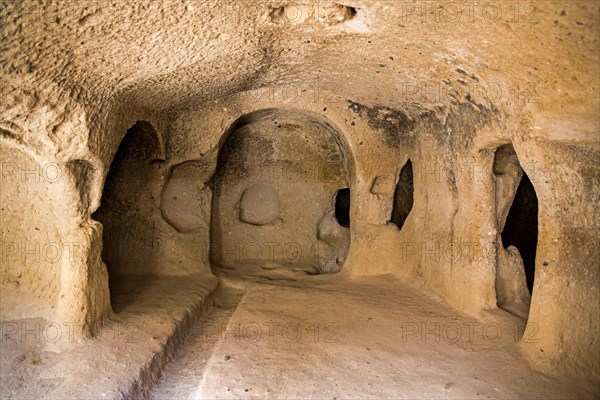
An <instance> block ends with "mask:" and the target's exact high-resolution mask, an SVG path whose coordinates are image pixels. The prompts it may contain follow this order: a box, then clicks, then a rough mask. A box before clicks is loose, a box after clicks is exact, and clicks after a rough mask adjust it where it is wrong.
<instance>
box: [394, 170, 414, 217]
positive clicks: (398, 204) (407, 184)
mask: <svg viewBox="0 0 600 400" xmlns="http://www.w3.org/2000/svg"><path fill="white" fill-rule="evenodd" d="M413 191H414V186H413V170H412V161H410V159H409V160H408V161H407V162H406V164H404V167H402V170H401V171H400V179H399V180H398V184H397V185H396V190H395V191H394V207H393V208H392V219H391V222H392V223H393V224H395V225H396V226H397V227H398V229H402V226H403V225H404V222H405V221H406V218H407V217H408V214H410V211H411V210H412V207H413V202H414V198H413Z"/></svg>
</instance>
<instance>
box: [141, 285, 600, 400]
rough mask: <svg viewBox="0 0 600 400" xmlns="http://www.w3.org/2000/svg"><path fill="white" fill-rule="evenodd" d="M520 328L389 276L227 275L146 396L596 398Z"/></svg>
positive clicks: (507, 317)
mask: <svg viewBox="0 0 600 400" xmlns="http://www.w3.org/2000/svg"><path fill="white" fill-rule="evenodd" d="M522 329H523V327H522V325H520V321H519V320H518V319H516V318H514V317H512V316H511V315H510V314H508V313H506V312H504V311H501V310H498V311H494V312H489V313H488V314H487V315H486V316H485V317H484V320H480V321H477V320H474V319H472V318H468V317H465V316H460V315H457V314H456V313H455V312H453V311H451V310H449V309H448V308H447V307H445V306H443V305H441V304H439V303H438V302H436V301H435V300H433V299H431V298H428V297H426V296H424V295H423V294H421V293H419V292H417V291H415V290H414V289H410V288H406V287H403V286H401V285H399V284H398V282H396V281H395V280H394V279H393V278H391V277H380V278H371V279H367V280H366V281H364V282H361V283H356V282H352V283H350V282H340V281H338V280H336V279H335V277H333V276H319V277H311V279H310V280H302V281H296V282H289V281H288V282H285V281H279V282H267V281H263V282H260V281H240V280H237V279H235V278H234V279H233V280H231V279H227V278H225V282H224V288H223V289H222V290H221V291H220V293H219V295H218V296H217V298H216V301H215V307H214V308H213V309H212V310H211V311H209V313H208V314H207V315H205V316H204V317H203V319H202V320H201V321H200V323H198V324H197V325H196V326H195V327H194V328H193V331H192V333H191V335H190V336H189V338H188V339H187V341H186V343H185V344H184V346H183V347H182V348H181V349H180V350H179V351H178V353H177V356H176V358H175V360H174V361H172V362H171V363H170V364H168V365H167V368H166V370H165V371H164V372H163V375H162V377H161V380H160V381H159V382H158V384H157V385H156V386H155V387H154V388H153V390H152V391H151V393H150V398H151V399H172V398H178V399H189V398H223V399H225V398H303V399H306V398H319V399H325V398H328V399H341V398H347V399H349V398H372V399H381V398H409V399H423V398H434V399H446V398H448V399H490V398H491V399H517V398H520V399H533V398H545V399H559V398H591V397H593V396H592V395H591V394H589V393H587V392H586V391H584V390H581V389H576V388H575V387H573V385H571V384H570V383H569V382H566V381H558V380H556V379H555V378H552V377H549V376H547V375H544V374H542V373H540V372H537V371H534V370H532V369H531V368H530V367H529V365H528V364H527V362H526V361H525V360H524V359H523V357H522V356H521V355H520V353H519V348H518V345H517V344H516V339H515V335H517V337H519V335H521V334H522ZM515 330H516V333H515ZM424 332H425V333H424ZM530 340H535V338H530Z"/></svg>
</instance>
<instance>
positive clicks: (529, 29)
mask: <svg viewBox="0 0 600 400" xmlns="http://www.w3.org/2000/svg"><path fill="white" fill-rule="evenodd" d="M321 3H323V2H321ZM343 3H344V4H346V5H349V6H353V7H355V8H356V9H357V14H356V15H355V17H354V18H353V19H352V20H349V21H345V22H342V23H336V24H330V23H327V22H326V21H321V20H318V19H317V18H314V16H308V17H307V18H304V20H301V19H302V18H295V16H296V15H300V14H298V13H297V10H296V9H291V10H292V11H288V14H289V15H291V16H292V17H291V18H287V19H286V18H280V19H279V20H278V21H274V18H273V11H272V10H274V9H277V7H279V6H281V5H284V6H286V5H287V6H288V10H289V9H290V8H289V7H290V4H294V2H288V3H286V4H283V3H282V4H279V3H276V2H273V1H254V0H252V1H241V2H224V1H216V0H210V1H201V2H198V1H156V2H141V1H136V2H120V1H118V2H109V1H106V2H105V1H98V2H79V1H68V2H67V1H63V2H59V3H54V2H53V3H50V4H44V5H43V6H41V5H39V4H37V2H29V1H26V2H23V3H20V2H15V3H12V2H10V3H5V4H4V5H3V11H2V25H3V27H4V29H3V30H2V36H3V37H2V43H3V49H2V58H3V59H2V73H3V74H4V75H5V74H22V73H29V74H31V82H32V84H33V85H35V84H39V83H40V82H44V81H46V80H51V81H54V82H56V83H58V84H59V85H60V86H62V87H64V88H65V89H67V90H68V91H70V92H72V93H85V96H86V97H84V99H85V100H86V102H87V103H88V104H90V103H94V100H95V99H96V100H98V99H100V100H101V101H102V100H103V99H110V98H111V97H112V96H115V95H117V94H121V95H123V96H125V98H127V99H129V100H131V101H132V102H133V103H134V104H135V105H137V106H139V107H143V108H146V109H152V110H160V111H168V110H170V109H172V108H186V107H187V106H189V105H191V104H192V103H194V102H197V101H199V100H202V99H210V98H216V97H221V96H223V95H226V94H229V93H235V92H238V91H243V90H248V89H251V88H257V87H261V86H264V85H270V84H281V85H298V86H300V87H302V88H304V86H306V87H307V88H310V87H311V85H325V86H327V85H329V87H331V88H333V89H334V92H335V93H336V94H337V95H339V96H340V97H341V98H362V99H363V101H370V102H373V103H383V104H398V103H401V102H402V100H403V97H404V100H409V101H410V102H416V103H421V104H424V103H428V102H430V101H423V100H425V99H422V98H420V96H419V94H420V92H418V94H416V95H415V94H413V93H414V87H413V86H410V85H413V84H414V85H420V86H418V87H419V90H420V91H427V90H429V92H432V91H435V90H436V89H435V85H441V86H444V85H453V86H456V87H458V88H460V83H459V81H460V80H463V81H467V82H469V83H473V84H475V86H473V87H475V90H470V92H471V96H472V97H473V98H474V99H475V100H482V98H483V97H484V96H483V94H484V93H485V90H484V89H485V87H488V88H490V89H494V88H495V87H496V85H500V87H502V88H503V89H502V90H503V91H502V93H501V94H500V95H496V94H495V93H496V92H494V91H493V92H492V93H491V95H490V96H488V97H491V100H490V102H493V103H495V104H496V106H498V107H500V108H506V109H507V110H509V111H510V107H511V105H509V104H507V103H508V102H509V101H514V98H515V96H516V94H517V93H520V94H521V96H522V97H523V96H525V97H533V99H534V100H535V101H536V103H531V104H529V106H533V107H535V108H534V109H535V110H536V111H539V112H542V113H547V114H552V113H560V114H561V116H562V117H561V118H563V119H564V118H565V117H566V116H570V117H571V118H568V119H573V118H577V119H579V120H582V119H584V120H585V119H587V120H591V119H594V118H593V117H594V116H595V113H596V112H597V105H598V87H597V85H596V82H597V81H596V78H597V76H598V75H599V73H600V70H599V67H598V65H599V60H598V4H597V3H596V2H594V1H572V2H562V3H555V2H538V3H520V2H519V3H515V4H517V7H515V6H514V5H513V4H512V3H511V4H508V3H505V2H495V3H492V4H493V5H494V6H495V8H494V9H492V8H489V7H488V8H487V9H486V8H484V7H483V5H481V4H480V5H475V6H473V5H471V6H468V5H465V4H461V3H452V2H448V3H444V2H415V3H411V2H397V1H375V0H364V1H344V2H343ZM296 4H303V5H304V8H303V9H302V10H301V12H307V13H308V12H310V10H315V9H318V7H319V6H318V5H319V2H316V1H315V2H309V1H302V2H296ZM457 4H458V6H457ZM533 7H536V8H533ZM457 12H460V13H461V14H457ZM496 12H500V14H499V16H500V18H499V20H498V21H497V22H494V20H495V19H497V18H496V17H495V13H496ZM307 15H308V14H307ZM461 71H464V72H461ZM472 76H474V77H476V78H477V79H478V81H477V80H474V79H473V78H471V77H472ZM407 85H409V86H407ZM484 85H492V86H484ZM467 90H468V89H467ZM494 90H495V89H494ZM488 94H489V93H488ZM431 97H432V96H431V95H430V96H429V97H428V99H429V100H431ZM434 97H437V99H435V100H441V103H447V102H448V101H450V100H452V99H451V98H449V97H450V96H443V95H442V96H434ZM119 98H122V97H120V96H119ZM436 102H440V101H436ZM586 105H587V108H586ZM512 111H514V110H512ZM590 123H591V122H590Z"/></svg>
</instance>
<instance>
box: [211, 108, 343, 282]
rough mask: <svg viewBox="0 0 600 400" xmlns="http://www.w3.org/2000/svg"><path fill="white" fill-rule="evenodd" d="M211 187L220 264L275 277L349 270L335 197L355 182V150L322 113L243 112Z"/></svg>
mask: <svg viewBox="0 0 600 400" xmlns="http://www.w3.org/2000/svg"><path fill="white" fill-rule="evenodd" d="M211 185H212V188H213V207H212V223H211V246H212V248H211V255H212V262H213V265H214V266H216V267H221V268H227V269H230V270H237V271H238V272H239V273H243V274H259V275H269V276H272V275H277V274H286V275H289V274H293V273H294V272H300V273H310V274H315V273H326V272H337V271H339V270H340V269H341V268H342V265H343V263H344V261H345V259H346V256H347V253H348V248H349V244H350V231H349V229H348V228H347V227H344V226H342V225H340V223H338V220H337V219H336V201H337V196H338V193H339V192H338V191H339V190H340V189H342V191H340V192H342V193H343V189H346V188H348V186H349V151H348V149H347V147H346V145H345V142H344V140H343V139H342V137H341V135H340V134H339V132H338V131H337V130H335V129H334V128H333V127H332V126H331V125H330V124H329V123H328V122H327V121H324V120H323V119H322V118H321V117H319V116H316V115H313V114H308V113H305V112H301V111H293V110H276V109H270V110H262V111H258V112H256V113H253V114H250V115H246V116H244V117H242V118H241V119H239V120H238V121H237V122H236V123H234V125H233V127H232V128H231V129H230V130H229V131H228V133H226V136H225V138H224V140H223V141H222V145H221V148H220V152H219V157H218V162H217V170H216V173H215V175H214V177H213V179H212V184H211ZM348 222H349V221H348Z"/></svg>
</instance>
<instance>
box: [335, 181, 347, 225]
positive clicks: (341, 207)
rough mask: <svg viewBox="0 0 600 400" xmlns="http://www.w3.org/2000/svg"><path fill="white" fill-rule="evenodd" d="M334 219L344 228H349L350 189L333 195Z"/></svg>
mask: <svg viewBox="0 0 600 400" xmlns="http://www.w3.org/2000/svg"><path fill="white" fill-rule="evenodd" d="M335 219H336V220H337V222H338V224H340V225H341V226H343V227H345V228H349V227H350V189H348V188H345V189H340V190H338V191H337V193H336V195H335Z"/></svg>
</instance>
